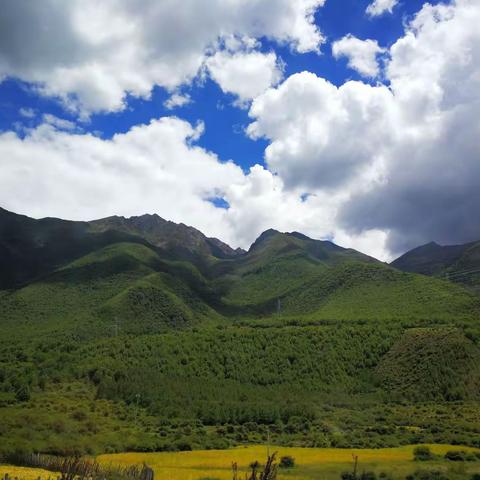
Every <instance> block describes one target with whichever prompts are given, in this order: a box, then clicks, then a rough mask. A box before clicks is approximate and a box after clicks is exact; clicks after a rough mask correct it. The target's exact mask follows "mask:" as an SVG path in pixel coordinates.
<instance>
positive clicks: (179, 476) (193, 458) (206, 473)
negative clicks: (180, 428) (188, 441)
mask: <svg viewBox="0 0 480 480" xmlns="http://www.w3.org/2000/svg"><path fill="white" fill-rule="evenodd" d="M429 447H430V448H431V450H432V452H433V453H435V454H437V455H442V456H443V455H444V454H445V452H447V451H448V450H467V451H472V450H474V449H471V448H468V447H458V446H450V445H429ZM414 448H415V447H414V446H406V447H400V448H386V449H375V450H360V449H359V450H347V449H333V448H332V449H326V448H287V447H273V446H272V447H270V452H278V457H280V456H283V455H291V456H293V457H294V458H295V463H296V466H295V467H294V468H293V469H291V470H281V471H280V475H279V478H280V480H282V479H283V480H288V479H292V480H323V479H324V480H339V478H340V474H341V473H342V472H344V471H347V470H351V468H352V456H353V454H355V455H358V458H359V471H360V472H361V471H363V470H370V471H371V470H373V471H375V472H377V473H380V472H387V473H389V474H391V476H392V477H393V478H394V479H404V478H405V476H406V475H408V474H409V473H412V472H413V471H415V470H416V469H418V468H423V469H435V470H443V471H445V472H448V473H449V476H450V477H451V478H452V479H468V478H470V476H471V474H472V473H477V472H478V473H480V462H465V463H463V462H447V461H445V460H438V461H433V462H414V461H413V449H414ZM266 455H267V447H266V446H248V447H238V448H233V449H230V450H198V451H192V452H158V453H120V454H111V455H101V456H99V457H98V460H99V461H100V462H102V463H113V464H121V465H131V464H139V463H142V462H146V463H147V464H148V465H149V466H150V467H152V468H153V469H154V471H155V478H156V480H200V479H220V480H227V479H231V478H232V475H231V465H232V462H237V463H238V466H239V468H240V469H242V470H245V469H246V467H247V466H248V465H249V464H250V463H251V462H253V461H255V460H258V461H260V462H263V461H264V460H265V458H266ZM458 463H461V464H460V465H459V464H458Z"/></svg>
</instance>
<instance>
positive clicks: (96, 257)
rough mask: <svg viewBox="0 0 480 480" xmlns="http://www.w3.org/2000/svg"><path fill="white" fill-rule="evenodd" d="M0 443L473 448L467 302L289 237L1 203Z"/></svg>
mask: <svg viewBox="0 0 480 480" xmlns="http://www.w3.org/2000/svg"><path fill="white" fill-rule="evenodd" d="M0 258H1V267H2V269H1V283H0V284H1V286H2V290H0V326H1V332H2V333H1V337H0V440H1V442H0V444H1V448H2V449H3V450H8V451H14V450H18V449H20V450H25V449H26V450H34V451H41V452H45V453H98V452H104V451H121V450H126V449H134V450H164V449H168V450H170V449H176V450H177V449H179V450H185V449H192V448H224V447H228V446H231V445H235V444H239V443H249V442H265V441H271V442H276V443H278V444H283V445H295V446H297V445H298V446H338V447H352V446H354V447H362V446H365V447H366V446H369V447H380V446H396V445H400V444H407V443H421V442H439V443H442V442H448V443H459V444H460V443H461V444H468V445H475V446H480V442H479V438H480V437H479V433H480V413H479V412H480V409H479V406H480V321H479V314H480V297H479V296H478V295H477V294H476V293H475V292H474V291H472V290H471V289H468V288H465V287H464V286H461V285H458V284H456V283H454V282H450V281H448V280H445V279H439V278H435V277H429V276H424V275H420V274H414V273H407V272H403V271H400V270H398V269H396V268H394V267H392V266H389V265H386V264H384V263H381V262H379V261H377V260H375V259H373V258H371V257H368V256H366V255H363V254H361V253H359V252H356V251H354V250H350V249H343V248H341V247H338V246H336V245H334V244H332V243H330V242H324V241H317V240H312V239H309V238H308V237H305V236H303V235H301V234H298V233H291V234H282V233H279V232H276V231H273V230H269V231H267V232H265V233H264V234H262V235H261V236H260V237H259V239H258V240H257V241H256V242H255V243H254V244H253V245H252V247H251V248H250V250H249V251H248V252H243V251H239V250H232V249H230V248H229V247H228V246H227V245H225V244H223V243H222V242H220V241H219V240H216V239H209V238H207V237H205V236H204V235H203V234H201V233H200V232H198V231H197V230H195V229H192V228H191V227H186V226H185V225H176V224H173V223H172V222H166V221H165V220H163V219H160V217H156V216H143V217H133V218H131V219H124V218H122V217H111V218H109V219H103V220H101V221H96V222H90V223H87V222H66V221H62V220H56V219H45V220H32V219H29V218H27V217H21V216H18V215H15V214H12V213H10V212H6V211H0Z"/></svg>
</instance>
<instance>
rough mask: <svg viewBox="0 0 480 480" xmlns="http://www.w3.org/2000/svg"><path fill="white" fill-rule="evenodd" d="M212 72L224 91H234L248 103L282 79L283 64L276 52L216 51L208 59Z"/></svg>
mask: <svg viewBox="0 0 480 480" xmlns="http://www.w3.org/2000/svg"><path fill="white" fill-rule="evenodd" d="M206 67H207V69H208V71H209V73H210V76H211V77H212V78H213V80H215V81H216V82H217V83H218V84H219V86H220V88H221V89H222V91H223V92H225V93H232V94H234V95H236V96H237V97H238V99H239V103H240V104H242V103H245V102H247V101H249V100H251V99H252V98H254V97H256V96H258V95H260V94H261V93H263V92H264V91H265V90H267V89H268V88H269V87H271V86H274V85H277V84H278V82H280V80H281V79H282V75H283V73H282V65H281V63H280V62H279V61H278V59H277V56H276V54H275V53H274V52H270V53H261V52H255V51H253V52H242V51H240V52H228V51H220V52H217V53H215V55H213V56H212V57H210V58H209V59H208V60H207V62H206Z"/></svg>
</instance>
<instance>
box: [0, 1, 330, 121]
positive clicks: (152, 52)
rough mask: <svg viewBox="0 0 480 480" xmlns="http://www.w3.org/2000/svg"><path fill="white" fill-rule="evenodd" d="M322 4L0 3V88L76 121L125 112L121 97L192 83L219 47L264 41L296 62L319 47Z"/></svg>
mask: <svg viewBox="0 0 480 480" xmlns="http://www.w3.org/2000/svg"><path fill="white" fill-rule="evenodd" d="M324 1H325V0H278V1H276V2H272V1H271V0H251V1H248V2H245V1H244V0H230V1H228V2H226V1H224V0H184V1H183V2H181V4H179V3H178V2H176V1H174V0H163V1H161V2H158V1H157V0H145V1H143V2H142V8H138V3H137V2H135V1H133V0H105V1H102V2H100V3H99V2H98V1H97V0H71V1H68V2H58V1H56V0H44V1H42V2H21V1H20V2H19V1H17V0H5V1H3V2H2V15H1V16H0V79H3V78H6V77H8V76H11V77H16V78H19V79H22V80H24V81H26V82H32V83H34V84H36V85H37V88H38V91H39V92H41V93H43V94H45V95H51V96H56V97H60V98H61V99H62V101H63V102H64V103H65V104H66V105H67V106H68V107H69V108H71V109H73V110H75V111H79V112H80V113H81V114H83V115H84V116H86V115H88V114H89V113H90V112H97V111H116V110H117V111H118V110H122V109H123V108H125V102H126V95H127V93H128V94H130V95H133V96H136V97H145V98H147V97H148V96H149V95H150V93H151V90H152V88H153V86H155V85H159V86H161V87H165V88H167V89H169V90H172V91H173V90H175V89H176V88H177V87H178V86H179V85H181V84H184V83H187V82H189V81H191V79H192V78H193V77H195V75H196V74H197V72H198V70H199V68H200V67H201V66H202V64H203V62H204V60H205V55H206V53H207V52H208V51H209V49H210V50H211V48H213V47H215V45H217V44H218V39H219V38H220V39H222V38H226V39H228V38H235V37H238V38H249V39H251V41H255V40H254V39H257V38H262V37H266V38H269V39H271V40H273V41H275V42H278V43H282V44H288V45H290V46H291V48H292V49H294V50H296V51H298V52H307V51H317V50H318V49H319V46H320V44H321V43H322V41H323V37H322V35H321V33H320V32H319V30H318V28H317V27H316V25H315V23H314V12H315V10H316V9H317V8H319V7H321V6H322V5H323V3H324Z"/></svg>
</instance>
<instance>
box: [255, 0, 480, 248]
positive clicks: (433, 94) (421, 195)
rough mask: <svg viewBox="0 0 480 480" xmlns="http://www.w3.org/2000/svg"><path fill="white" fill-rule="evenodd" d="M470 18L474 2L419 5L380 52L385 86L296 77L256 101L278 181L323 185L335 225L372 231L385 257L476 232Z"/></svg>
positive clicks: (476, 84)
mask: <svg viewBox="0 0 480 480" xmlns="http://www.w3.org/2000/svg"><path fill="white" fill-rule="evenodd" d="M479 24H480V5H479V4H478V2H476V1H473V0H457V1H456V2H454V3H452V4H449V5H446V4H438V5H436V6H433V5H429V4H426V5H425V6H424V7H423V8H422V9H421V11H420V12H419V13H418V14H417V15H416V17H415V18H414V19H413V20H412V21H411V23H410V24H409V25H407V27H406V31H405V34H404V36H403V37H401V38H400V39H399V40H398V41H397V42H396V43H395V44H394V45H393V46H392V47H391V49H390V50H389V60H388V62H387V67H386V79H387V81H388V82H389V86H388V87H387V86H384V85H376V86H371V85H368V84H365V83H363V82H347V83H345V84H344V85H341V86H340V87H336V86H334V85H332V84H330V83H329V82H328V81H326V80H324V79H322V78H319V77H317V76H315V75H313V74H311V73H307V72H304V73H301V74H297V75H294V76H292V77H290V78H288V79H287V80H286V81H285V82H284V83H282V84H281V85H279V86H278V87H277V88H275V89H270V90H268V91H267V92H266V93H264V94H263V95H261V96H260V97H258V98H257V99H255V101H254V102H253V105H252V107H251V109H250V115H251V117H252V118H253V120H254V121H253V122H252V124H251V125H250V126H249V128H248V132H249V134H250V135H251V136H252V137H254V138H256V137H265V138H266V139H268V140H269V145H268V147H267V149H266V152H265V160H266V162H267V165H268V166H269V168H271V169H272V171H274V172H276V173H278V175H279V177H280V178H281V179H282V180H284V181H285V184H286V186H287V188H300V187H302V188H305V189H306V190H307V191H309V192H313V193H317V192H319V191H321V192H325V191H326V190H328V189H330V191H331V192H332V194H334V195H337V196H338V198H339V200H338V202H337V204H336V210H335V212H336V220H335V221H336V225H337V228H343V229H345V230H346V231H348V232H350V233H351V234H355V235H359V234H364V235H366V234H368V232H383V235H384V241H385V246H386V248H388V250H389V251H390V252H391V253H392V254H395V253H401V252H403V251H405V250H406V249H408V248H411V247H414V246H417V245H419V244H421V243H426V242H428V241H431V240H436V241H438V242H441V243H457V242H458V243H459V242H466V241H471V240H474V239H478V238H480V220H479V219H478V205H480V188H478V182H479V179H480V161H479V141H478V139H479V138H480V124H479V123H478V118H479V115H480V99H479V96H478V91H479V89H480V30H479V29H478V25H479ZM379 235H380V234H379ZM371 238H373V237H371ZM378 238H381V237H378Z"/></svg>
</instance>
